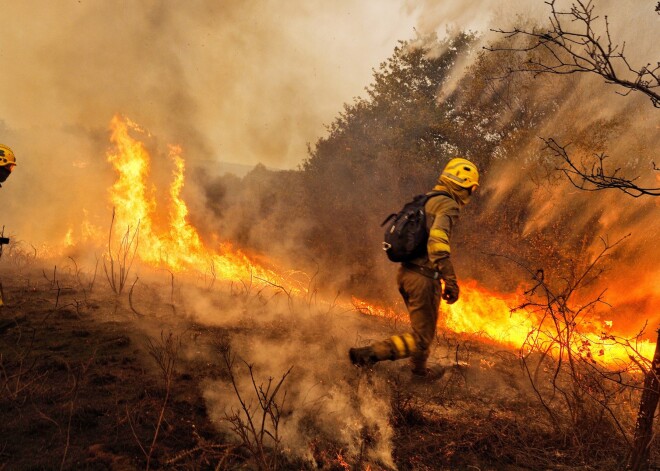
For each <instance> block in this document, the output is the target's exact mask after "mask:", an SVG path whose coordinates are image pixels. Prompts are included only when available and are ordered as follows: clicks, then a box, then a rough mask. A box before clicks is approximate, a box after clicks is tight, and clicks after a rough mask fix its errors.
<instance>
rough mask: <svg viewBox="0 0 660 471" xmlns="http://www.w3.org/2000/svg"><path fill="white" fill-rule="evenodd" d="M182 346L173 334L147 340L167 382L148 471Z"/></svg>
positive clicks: (149, 454) (149, 455)
mask: <svg viewBox="0 0 660 471" xmlns="http://www.w3.org/2000/svg"><path fill="white" fill-rule="evenodd" d="M180 346H181V340H180V339H179V337H177V336H174V335H173V334H172V333H171V332H170V333H169V334H168V335H167V336H165V335H164V334H163V332H161V334H160V341H153V340H152V339H148V340H147V347H148V350H149V354H150V355H151V356H152V357H153V359H154V360H156V364H157V365H158V367H159V368H160V370H161V373H162V375H163V380H164V381H165V398H164V399H163V405H162V406H161V408H160V412H159V414H158V421H157V422H156V431H155V432H154V436H153V439H152V441H151V445H150V446H149V451H148V453H147V454H146V456H147V467H146V469H147V471H148V470H149V467H150V464H151V457H152V455H153V452H154V449H155V448H156V443H157V441H158V434H159V432H160V428H161V425H162V423H163V418H164V417H165V410H166V409H167V404H168V401H169V398H170V394H171V391H172V382H173V379H174V371H175V367H176V364H177V362H178V359H179V347H180Z"/></svg>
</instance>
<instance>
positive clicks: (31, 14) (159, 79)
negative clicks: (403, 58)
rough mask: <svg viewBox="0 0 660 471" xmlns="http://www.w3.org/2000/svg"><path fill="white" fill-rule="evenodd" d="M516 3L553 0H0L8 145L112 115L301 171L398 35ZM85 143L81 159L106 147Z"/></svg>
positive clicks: (77, 130)
mask: <svg viewBox="0 0 660 471" xmlns="http://www.w3.org/2000/svg"><path fill="white" fill-rule="evenodd" d="M647 2H648V6H647V7H648V8H644V11H646V10H648V11H650V12H651V13H652V9H653V5H652V4H653V2H652V1H650V0H639V1H637V2H636V3H635V2H633V3H635V5H639V4H641V3H644V4H646V3H647ZM597 3H599V4H603V2H602V1H601V2H597ZM621 3H622V2H618V3H617V5H619V6H620V5H621ZM516 14H522V15H524V16H525V17H529V16H531V15H534V16H539V15H540V16H541V17H543V16H547V6H546V5H545V4H544V3H543V1H542V0H526V1H524V0H498V1H494V0H470V1H464V0H460V1H459V0H454V1H448V0H442V1H441V0H415V1H413V0H339V1H332V2H328V1H322V0H286V1H284V0H278V1H275V0H189V1H173V0H171V1H160V0H158V1H156V0H139V1H138V0H133V1H129V0H103V1H101V0H95V1H86V0H80V1H78V0H58V1H55V2H54V1H46V0H23V1H20V2H17V1H13V0H12V1H10V0H0V15H1V17H2V23H3V33H2V40H0V60H1V61H2V64H3V72H2V74H0V142H4V141H8V139H10V138H11V137H13V136H12V134H13V133H21V134H22V135H25V133H29V135H30V136H31V138H32V139H31V140H30V141H31V142H33V141H35V140H36V141H39V140H45V139H49V140H63V141H64V142H65V143H66V146H68V147H71V146H75V143H74V141H76V140H77V139H80V138H82V136H83V135H86V136H88V137H89V136H92V137H93V138H100V136H102V134H103V133H104V132H106V129H107V126H108V123H109V121H110V118H111V117H112V115H113V114H114V113H122V114H125V115H127V116H129V117H130V118H131V119H133V120H134V121H137V122H138V123H140V124H141V125H142V126H144V127H145V128H146V129H149V130H150V131H151V132H152V133H153V134H154V135H158V136H159V137H160V139H162V140H165V141H167V142H174V143H178V144H180V145H182V146H183V147H184V150H187V151H188V152H187V158H188V159H190V160H192V161H194V160H195V159H199V160H209V159H215V160H223V161H228V162H238V163H247V164H250V165H253V164H256V163H258V162H260V161H261V162H264V163H266V164H268V165H271V166H274V167H282V168H293V167H295V166H296V165H297V164H299V163H300V162H301V161H302V159H304V158H305V156H306V144H307V143H308V142H310V143H313V142H315V141H316V140H317V139H318V138H319V137H321V136H322V135H324V132H325V127H324V126H325V125H327V124H329V123H330V122H331V121H332V120H333V119H334V118H335V117H336V116H337V114H338V113H339V112H340V111H341V109H342V104H343V103H345V102H350V101H351V100H352V99H353V97H355V96H358V95H362V94H363V92H364V87H365V86H366V85H368V84H369V82H370V78H371V74H372V69H373V68H375V67H378V65H379V64H380V63H381V62H382V61H384V60H385V59H387V57H389V56H390V54H391V53H392V50H393V48H394V46H395V45H396V43H397V41H398V40H402V39H409V38H413V37H414V36H415V34H416V32H419V33H422V34H425V33H428V32H430V31H437V32H438V33H439V34H440V35H444V34H445V32H446V28H447V26H459V27H463V28H471V29H476V30H479V31H486V30H487V29H488V24H489V19H491V18H493V17H495V18H497V20H496V23H497V24H498V25H500V24H502V23H504V22H506V21H510V20H511V19H512V18H515V16H516ZM619 16H620V15H619ZM646 16H647V17H652V16H653V15H652V14H649V15H646ZM651 19H654V18H651ZM635 21H639V19H636V20H635ZM61 132H63V133H64V134H65V135H63V136H60V137H61V139H56V138H55V136H54V133H55V134H57V133H61ZM72 134H76V136H77V138H75V139H74V138H72V137H71V136H72ZM16 141H17V142H14V145H15V146H17V149H16V150H17V152H18V154H19V155H22V156H24V157H25V158H27V156H28V155H29V156H30V158H35V159H41V158H43V156H41V155H39V150H38V149H37V148H33V147H31V145H30V142H23V140H22V139H20V138H18V137H16ZM7 143H8V144H12V143H11V142H7ZM78 143H79V144H80V149H79V150H77V153H78V154H80V155H78V156H77V159H78V160H79V161H81V162H83V163H84V162H85V161H86V160H89V159H94V158H95V157H93V156H87V155H84V154H85V149H86V145H85V144H84V143H82V142H78ZM53 147H60V143H59V142H57V143H54V144H53ZM101 157H102V156H101Z"/></svg>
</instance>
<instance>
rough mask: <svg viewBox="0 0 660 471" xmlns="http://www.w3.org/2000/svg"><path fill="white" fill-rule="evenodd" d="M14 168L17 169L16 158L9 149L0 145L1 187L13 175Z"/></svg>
mask: <svg viewBox="0 0 660 471" xmlns="http://www.w3.org/2000/svg"><path fill="white" fill-rule="evenodd" d="M14 167H16V156H15V155H14V153H13V152H12V150H11V149H10V148H9V147H7V146H6V145H4V144H0V187H1V186H2V183H4V182H5V180H7V178H8V177H9V175H11V171H12V170H14Z"/></svg>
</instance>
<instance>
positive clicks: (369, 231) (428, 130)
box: [0, 2, 660, 470]
mask: <svg viewBox="0 0 660 471" xmlns="http://www.w3.org/2000/svg"><path fill="white" fill-rule="evenodd" d="M578 3H579V2H578ZM580 5H582V4H580ZM551 6H552V7H553V11H554V2H551ZM559 18H561V16H560V17H559ZM589 18H590V17H589ZM589 18H588V19H589ZM555 21H558V20H557V17H556V16H555ZM589 21H592V20H591V19H589ZM552 27H553V28H554V31H555V33H557V31H559V32H561V31H562V29H561V28H560V27H558V25H557V24H556V23H553V24H552ZM514 31H515V33H516V34H514V35H513V36H511V35H510V34H509V36H507V37H504V38H499V39H495V40H493V41H492V42H491V43H490V44H489V46H488V50H481V49H480V44H479V38H477V37H475V36H474V35H472V34H465V33H459V34H457V35H455V36H454V37H452V38H450V39H446V40H438V39H437V38H435V37H431V38H419V40H417V41H415V42H410V43H407V42H402V43H400V45H399V46H398V47H397V48H396V49H395V51H394V53H393V55H392V56H391V57H390V58H389V59H388V61H386V62H385V63H383V64H382V66H381V67H380V68H379V69H378V70H377V71H375V72H374V80H373V82H372V84H371V85H370V86H369V87H368V89H367V93H366V97H364V98H358V99H356V100H355V101H354V102H353V103H350V104H346V105H345V107H344V110H343V112H342V113H341V114H340V115H339V116H338V117H337V119H336V120H335V121H334V122H333V123H331V125H330V126H329V132H328V135H327V136H326V137H323V138H321V139H319V140H318V141H317V142H316V144H315V145H314V146H313V147H311V148H310V150H309V155H308V156H307V159H306V160H305V161H304V163H303V164H302V166H301V168H300V169H298V170H295V171H272V170H268V169H267V168H265V167H263V166H258V167H256V168H255V169H254V170H252V171H251V172H250V173H249V174H248V175H246V176H245V177H243V178H238V177H236V176H233V175H223V176H220V177H209V176H208V174H207V172H205V171H204V169H203V168H193V169H192V170H191V171H188V174H186V163H187V158H186V151H185V145H186V144H185V142H181V143H178V144H177V145H169V146H168V147H167V150H166V151H164V150H163V149H162V148H160V146H159V145H157V143H154V141H153V140H152V136H151V135H150V134H149V133H148V132H147V131H146V130H144V129H142V128H141V127H140V125H139V124H137V123H134V122H133V121H131V120H130V119H129V118H127V117H125V116H122V115H119V114H117V115H115V116H114V117H113V118H112V121H111V123H110V147H109V150H108V151H107V153H106V155H105V158H106V160H107V163H109V164H110V165H111V167H112V170H113V171H114V183H112V184H111V186H110V188H109V192H108V193H109V195H108V201H107V203H108V205H107V207H106V209H105V212H103V214H91V215H90V214H89V210H88V209H87V208H83V207H82V206H81V208H80V212H79V214H83V217H81V218H78V220H75V219H72V220H69V221H67V227H66V230H65V231H64V232H63V234H62V237H61V240H62V241H63V242H62V243H61V244H59V245H58V244H51V245H50V246H49V247H38V248H36V247H34V246H31V245H30V243H29V241H21V240H20V239H19V237H20V236H21V234H20V233H19V234H16V235H13V234H12V237H11V238H12V243H11V244H10V245H9V246H7V247H5V252H4V254H3V256H2V259H1V260H0V262H1V263H2V270H3V271H2V280H1V281H2V284H0V294H1V295H2V301H3V304H2V307H1V309H2V310H1V311H0V334H1V335H2V344H1V346H2V350H1V353H0V387H1V388H2V395H1V396H0V411H2V414H3V415H4V417H5V419H6V420H5V423H6V424H7V425H6V427H7V428H6V430H9V431H10V433H8V434H6V435H5V436H4V438H1V439H0V440H2V441H0V458H1V459H0V462H4V463H8V469H11V468H12V467H13V468H16V469H24V468H34V469H36V468H39V469H50V468H59V469H79V468H82V467H88V468H91V469H108V468H109V469H140V468H145V467H146V469H156V468H158V469H211V468H213V469H239V468H246V467H247V468H250V467H257V468H258V469H278V468H279V469H294V468H295V469H314V468H321V469H460V468H462V467H469V466H474V467H480V468H482V469H512V470H513V469H559V468H561V469H612V470H614V469H621V467H622V466H625V465H626V463H627V464H629V465H630V467H631V468H632V469H642V468H643V467H644V466H648V459H649V455H650V454H651V455H654V454H655V453H657V448H658V443H657V440H655V439H654V438H653V439H651V432H652V431H651V428H652V424H653V418H654V417H655V406H656V405H657V401H658V397H657V389H658V384H657V377H656V376H655V374H656V372H657V371H656V370H657V367H658V365H657V361H656V360H657V359H656V360H654V355H656V356H657V355H658V354H657V352H656V344H655V340H656V339H655V331H654V328H655V326H656V325H657V323H658V321H659V320H660V319H659V318H658V315H659V313H660V309H659V308H660V291H658V286H657V283H656V282H655V280H657V277H658V274H659V272H658V268H657V267H658V266H660V264H659V263H658V262H660V259H659V257H660V254H659V253H658V251H657V250H656V249H655V248H654V246H653V243H652V242H653V240H654V239H653V238H654V237H655V234H657V233H658V230H660V227H659V226H658V225H659V224H660V220H659V219H658V218H657V201H655V200H653V195H654V193H653V192H654V191H656V190H657V188H655V187H657V182H658V181H660V180H659V179H658V174H657V168H656V167H655V164H652V161H653V159H654V158H656V157H657V156H655V155H654V152H655V150H656V149H658V148H659V145H660V141H659V137H658V133H657V126H658V125H657V122H658V121H657V119H650V118H649V117H655V115H654V114H653V113H657V111H656V110H654V109H653V106H652V105H653V104H656V105H657V100H655V98H653V97H655V96H656V95H654V94H655V93H656V92H655V90H656V87H655V85H653V84H651V86H649V85H648V84H646V89H647V90H650V92H649V93H650V94H651V95H649V93H647V92H644V93H646V95H647V96H651V97H652V103H651V104H649V103H646V101H647V100H646V99H645V96H642V94H640V95H639V96H637V95H634V94H633V95H631V96H629V97H618V96H616V95H610V94H609V93H608V92H607V91H603V89H602V87H601V86H600V85H601V84H600V82H599V77H596V76H591V75H570V76H568V77H559V76H554V75H552V74H548V75H546V74H543V75H542V77H538V78H534V77H532V76H529V75H519V74H515V73H513V71H515V70H518V69H519V67H517V66H516V64H521V63H523V64H527V65H529V64H533V65H534V66H535V67H538V66H539V64H544V62H543V60H544V59H550V60H552V58H553V57H556V56H554V54H556V52H555V51H553V50H552V49H551V48H550V47H548V45H547V42H548V41H549V42H550V43H554V44H557V41H558V39H557V37H555V36H552V37H545V36H543V35H538V34H534V35H532V37H531V39H530V38H528V37H526V36H525V35H524V34H523V32H524V31H526V30H525V29H524V28H523V26H521V27H520V28H517V29H515V30H514ZM534 31H536V30H534ZM509 33H511V32H509ZM523 36H524V37H523ZM520 37H523V38H522V39H521V38H520ZM589 39H590V41H593V40H594V39H597V38H595V36H593V35H592V36H589ZM511 40H513V41H518V42H516V43H515V48H512V47H510V46H511V44H509V43H508V41H511ZM526 40H530V41H532V42H533V41H536V40H539V41H541V43H543V44H542V46H540V47H539V46H538V45H537V46H535V47H528V46H529V45H528V44H526V43H525V41H526ZM588 44H591V42H589V43H588ZM561 45H562V47H565V43H562V44H561ZM562 57H563V56H562ZM608 57H618V56H616V55H613V54H610V56H608ZM467 58H469V59H470V63H469V65H467V66H465V60H466V59H467ZM521 60H522V62H521ZM535 70H536V69H532V71H535ZM544 72H545V71H544ZM637 72H638V74H639V77H641V78H648V76H649V74H650V75H652V76H653V77H655V75H654V74H657V69H643V70H639V71H637ZM615 83H618V82H616V81H615ZM642 85H643V84H642ZM645 106H646V107H645ZM633 110H642V111H640V112H633ZM141 124H146V123H141ZM539 138H541V139H539ZM569 142H570V143H571V144H568V143H569ZM455 155H465V156H469V157H470V159H471V160H473V161H474V162H475V163H476V164H477V165H478V166H479V169H480V171H481V172H482V174H483V182H484V184H483V186H482V190H483V191H480V194H479V195H478V197H477V198H475V200H474V203H473V204H471V206H470V207H468V208H467V209H466V212H467V214H466V215H465V216H464V217H462V220H461V222H460V226H459V227H457V228H456V233H455V235H454V236H453V237H454V240H455V241H456V245H455V248H454V252H455V254H456V255H455V264H456V267H457V271H458V277H459V283H460V286H461V297H460V299H459V301H458V302H457V303H456V304H454V305H452V306H446V305H443V307H442V314H441V316H440V323H441V328H440V329H439V332H440V333H439V334H438V337H437V338H436V342H435V346H434V353H433V356H432V363H434V364H435V365H436V366H439V367H441V368H442V371H443V374H442V375H441V377H439V378H438V379H436V380H435V381H429V382H415V381H411V380H410V378H409V376H406V375H405V374H404V373H403V370H402V369H401V367H400V365H397V364H389V363H388V364H379V365H378V366H377V367H376V368H375V369H374V371H364V370H359V369H355V368H353V367H352V366H351V365H350V364H349V362H348V358H347V356H346V351H347V349H348V348H349V347H351V346H355V345H362V344H364V343H367V342H368V341H370V340H372V339H374V338H378V337H381V336H382V334H383V333H384V332H399V331H401V330H405V328H406V327H405V324H406V323H407V322H408V320H407V314H406V312H405V307H404V306H403V305H402V304H401V303H400V301H398V299H397V297H396V293H395V290H394V285H393V281H392V278H393V274H392V273H393V268H392V265H391V264H388V263H387V262H386V260H385V257H384V256H383V255H382V251H381V250H380V243H379V242H380V237H381V234H380V231H379V230H378V228H379V224H380V222H381V221H382V218H383V217H384V215H386V214H388V213H390V212H391V211H392V209H394V208H397V207H399V206H400V205H401V203H402V202H403V201H405V200H407V199H409V198H410V196H411V195H413V194H417V193H421V192H424V191H426V190H428V189H430V188H431V186H432V183H433V181H434V180H435V178H436V177H437V173H438V171H439V169H440V168H442V163H443V162H445V161H446V160H447V159H449V158H450V157H452V156H455ZM606 155H608V156H609V157H605V156H606ZM631 155H634V158H630V156H631ZM19 159H20V156H19ZM609 163H611V167H608V164H609ZM610 168H611V169H613V170H612V171H611V172H613V173H610V172H609V170H608V169H610ZM589 169H591V170H589ZM614 169H615V170H614ZM158 172H160V175H161V176H162V175H163V174H165V175H167V177H166V178H160V177H158V178H157V177H155V176H154V173H158ZM168 172H169V173H168ZM590 172H591V173H590ZM190 175H192V178H190ZM628 175H630V176H628ZM566 176H568V177H569V179H566V178H565V177H566ZM637 176H639V179H636V178H635V177H637ZM594 177H595V180H593V179H594ZM186 178H187V179H186ZM576 178H577V180H576ZM589 178H592V180H589ZM613 178H614V180H612V179H613ZM608 179H609V180H608ZM594 181H595V184H594ZM621 181H625V182H628V183H629V184H630V185H632V187H633V188H638V189H639V188H641V189H643V190H645V191H644V192H643V193H642V195H643V197H642V198H638V199H632V198H629V197H628V196H627V195H625V194H624V193H623V192H620V191H619V190H620V189H621V186H620V185H616V184H614V185H608V184H607V183H608V182H614V183H620V182H621ZM163 182H167V183H166V184H164V183H163ZM184 184H185V185H186V187H184ZM590 185H591V186H590ZM630 185H628V186H624V189H628V190H630V188H631V186H630ZM191 186H192V187H194V189H193V190H191V193H190V194H189V195H195V194H196V193H195V192H198V193H199V194H201V195H202V197H201V198H194V197H191V199H192V200H194V202H193V204H191V205H190V206H189V205H188V204H187V203H186V201H187V198H186V195H185V188H187V187H191ZM583 190H593V191H597V193H594V192H592V191H583ZM3 191H4V189H3ZM628 193H629V192H628ZM635 196H640V195H637V194H636V195H635ZM200 199H201V202H200ZM74 203H76V202H74ZM101 217H105V218H106V220H107V223H106V224H105V225H101V224H99V220H100V218H101ZM92 221H93V222H92ZM90 255H91V256H90ZM452 257H454V255H452ZM83 260H84V261H83ZM79 263H80V265H79ZM50 266H52V267H53V268H52V269H51V268H50ZM106 282H107V283H106ZM653 394H655V395H656V396H655V397H650V396H652V395H653ZM654 401H655V402H654ZM640 403H641V406H640ZM649 424H650V425H649ZM26 450H38V451H39V453H26ZM0 467H1V466H0Z"/></svg>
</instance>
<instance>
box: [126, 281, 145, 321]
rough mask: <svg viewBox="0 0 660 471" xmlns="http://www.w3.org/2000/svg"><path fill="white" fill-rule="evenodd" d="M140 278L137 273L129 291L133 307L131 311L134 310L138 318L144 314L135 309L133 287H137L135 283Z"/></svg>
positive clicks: (129, 302) (129, 301)
mask: <svg viewBox="0 0 660 471" xmlns="http://www.w3.org/2000/svg"><path fill="white" fill-rule="evenodd" d="M139 279H140V278H138V276H137V275H135V281H134V282H133V284H132V285H131V289H130V291H129V292H128V305H129V306H130V307H131V311H133V312H134V313H135V315H136V316H137V317H138V318H141V317H144V315H143V314H141V313H140V312H138V310H137V309H135V307H134V306H133V289H134V288H135V284H136V283H137V282H138V280H139Z"/></svg>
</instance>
